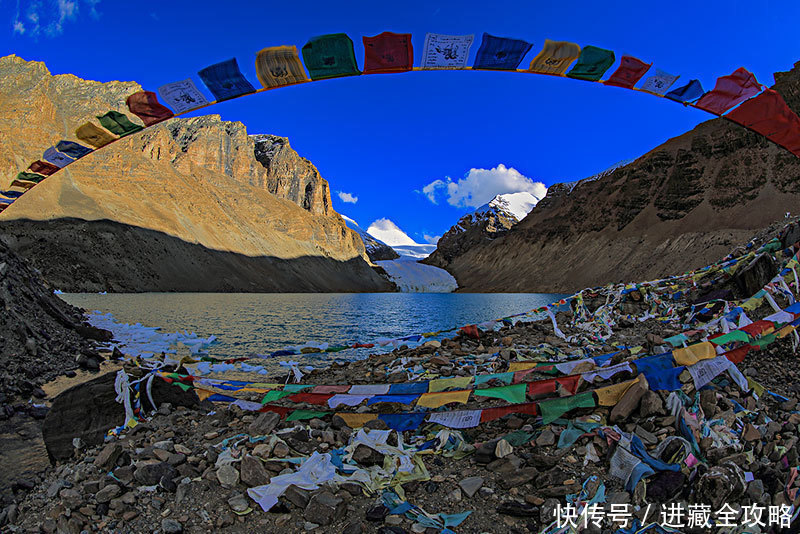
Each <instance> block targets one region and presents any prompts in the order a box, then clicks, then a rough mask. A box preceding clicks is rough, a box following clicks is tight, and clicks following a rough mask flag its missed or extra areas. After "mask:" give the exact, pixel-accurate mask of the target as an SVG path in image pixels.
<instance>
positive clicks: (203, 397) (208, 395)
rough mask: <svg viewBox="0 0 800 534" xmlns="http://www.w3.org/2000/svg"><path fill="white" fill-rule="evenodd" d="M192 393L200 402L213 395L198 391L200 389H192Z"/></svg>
mask: <svg viewBox="0 0 800 534" xmlns="http://www.w3.org/2000/svg"><path fill="white" fill-rule="evenodd" d="M194 392H195V393H197V398H199V399H200V401H204V400H206V399H207V398H209V397H210V396H211V395H213V394H214V392H213V391H209V390H207V389H200V388H194Z"/></svg>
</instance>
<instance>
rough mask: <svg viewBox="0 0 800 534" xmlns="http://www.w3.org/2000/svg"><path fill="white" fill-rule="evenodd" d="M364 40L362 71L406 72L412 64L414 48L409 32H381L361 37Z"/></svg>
mask: <svg viewBox="0 0 800 534" xmlns="http://www.w3.org/2000/svg"><path fill="white" fill-rule="evenodd" d="M361 40H362V41H363V42H364V73H365V74H377V73H389V72H407V71H410V70H411V69H412V66H413V64H414V48H413V47H412V45H411V34H410V33H392V32H383V33H381V34H380V35H376V36H374V37H362V38H361Z"/></svg>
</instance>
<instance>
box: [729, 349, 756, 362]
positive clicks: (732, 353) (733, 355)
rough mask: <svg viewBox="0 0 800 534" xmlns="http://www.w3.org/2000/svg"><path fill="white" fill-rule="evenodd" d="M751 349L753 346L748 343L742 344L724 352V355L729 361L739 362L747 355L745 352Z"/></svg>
mask: <svg viewBox="0 0 800 534" xmlns="http://www.w3.org/2000/svg"><path fill="white" fill-rule="evenodd" d="M751 350H753V347H751V346H750V345H744V346H742V347H739V348H736V349H733V350H729V351H728V352H726V353H725V357H726V358H728V359H729V360H730V361H731V363H735V364H739V363H742V362H743V361H744V358H745V356H747V353H748V352H750V351H751Z"/></svg>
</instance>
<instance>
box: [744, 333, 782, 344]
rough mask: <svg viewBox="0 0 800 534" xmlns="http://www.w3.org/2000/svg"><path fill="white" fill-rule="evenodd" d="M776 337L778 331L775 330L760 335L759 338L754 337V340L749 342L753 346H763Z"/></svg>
mask: <svg viewBox="0 0 800 534" xmlns="http://www.w3.org/2000/svg"><path fill="white" fill-rule="evenodd" d="M776 339H778V333H777V332H773V333H772V334H769V335H768V336H762V337H761V338H759V339H756V340H755V341H751V342H750V344H751V345H752V346H754V347H764V346H766V345H769V344H771V343H772V342H773V341H775V340H776Z"/></svg>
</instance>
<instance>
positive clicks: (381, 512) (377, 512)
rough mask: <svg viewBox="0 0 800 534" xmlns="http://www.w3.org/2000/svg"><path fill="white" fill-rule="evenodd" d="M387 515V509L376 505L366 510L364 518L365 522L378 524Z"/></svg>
mask: <svg viewBox="0 0 800 534" xmlns="http://www.w3.org/2000/svg"><path fill="white" fill-rule="evenodd" d="M388 515H389V509H388V508H387V507H386V506H384V505H383V504H376V505H374V506H371V507H370V508H368V509H367V512H366V514H365V517H366V519H367V521H372V522H376V523H377V522H380V521H383V520H384V519H386V516H388Z"/></svg>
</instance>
